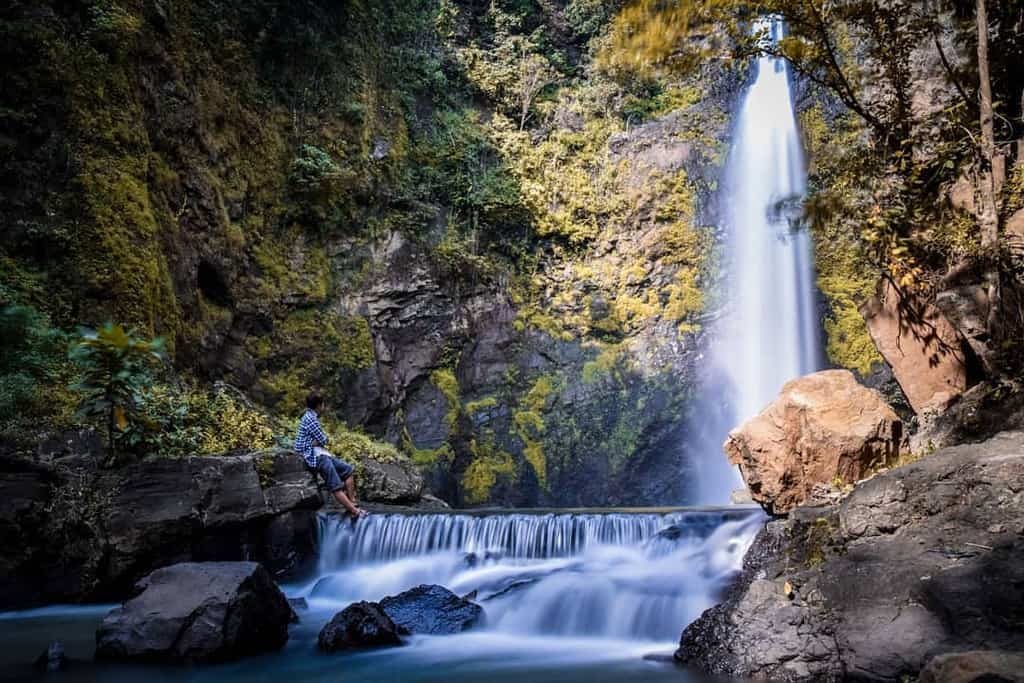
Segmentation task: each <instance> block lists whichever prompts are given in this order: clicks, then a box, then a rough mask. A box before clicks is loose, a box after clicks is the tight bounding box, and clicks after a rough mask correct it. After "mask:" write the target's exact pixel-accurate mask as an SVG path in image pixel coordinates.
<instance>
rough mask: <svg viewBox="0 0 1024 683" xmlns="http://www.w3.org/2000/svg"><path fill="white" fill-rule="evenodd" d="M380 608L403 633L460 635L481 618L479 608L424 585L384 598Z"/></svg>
mask: <svg viewBox="0 0 1024 683" xmlns="http://www.w3.org/2000/svg"><path fill="white" fill-rule="evenodd" d="M380 606H381V608H382V609H383V610H384V611H385V612H387V615H388V616H389V617H391V619H392V621H394V622H395V624H396V625H397V626H398V627H399V629H401V630H402V631H403V632H405V633H426V634H430V635H444V634H449V633H460V632H462V631H465V630H467V629H470V628H472V627H473V626H476V625H477V624H479V623H480V621H481V620H482V618H483V615H484V610H483V608H482V607H480V605H477V604H476V603H472V602H470V601H469V600H466V599H464V598H460V597H459V596H457V595H456V594H455V593H452V592H451V591H450V590H448V589H447V588H445V587H444V586H436V585H426V584H424V585H422V586H416V587H415V588H412V589H410V590H407V591H405V592H404V593H399V594H398V595H393V596H390V597H387V598H384V599H383V600H381V601H380Z"/></svg>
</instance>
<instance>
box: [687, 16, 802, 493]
mask: <svg viewBox="0 0 1024 683" xmlns="http://www.w3.org/2000/svg"><path fill="white" fill-rule="evenodd" d="M783 29H784V27H783V24H782V23H781V22H780V21H778V20H775V19H765V20H762V21H761V22H759V24H758V25H757V27H756V30H757V31H758V32H761V33H764V34H765V40H768V41H778V40H779V39H780V38H781V37H782V33H783ZM756 69H757V71H756V75H755V77H754V80H753V83H752V84H751V85H750V87H749V88H748V89H747V91H746V92H745V93H744V96H743V100H742V103H741V105H740V108H739V114H738V117H737V119H736V122H735V132H734V137H733V144H732V148H731V150H730V153H729V160H728V165H727V168H726V176H725V183H724V186H723V190H722V192H721V193H720V195H719V197H720V201H721V202H722V209H723V210H722V215H723V216H724V218H725V219H726V221H727V228H728V238H727V241H726V252H725V257H726V258H725V260H726V267H727V273H726V276H725V283H724V284H725V287H724V288H725V301H724V302H723V303H724V307H725V316H724V317H723V319H722V320H721V321H720V322H719V323H718V324H717V326H716V328H715V330H714V337H713V338H714V340H715V341H714V342H713V344H714V345H713V348H712V350H711V354H710V356H711V357H710V358H709V361H710V362H709V363H708V366H709V370H708V374H707V377H706V378H705V380H704V391H703V392H702V397H703V398H702V402H701V404H700V405H699V406H698V407H697V408H696V410H695V417H694V419H693V424H692V427H693V428H692V429H691V435H692V436H691V438H690V440H689V444H688V445H689V449H690V451H691V452H692V453H694V456H695V457H696V458H697V459H698V463H697V465H698V468H699V471H698V475H699V482H698V491H699V493H698V496H699V498H700V502H702V503H724V502H727V501H728V498H729V493H730V491H731V490H732V489H734V488H736V487H737V486H739V485H740V483H741V482H740V479H739V476H738V474H737V473H736V471H735V469H734V468H732V467H730V466H729V464H728V462H726V460H725V457H724V456H723V455H722V443H723V441H724V440H725V438H726V436H727V435H728V432H729V430H730V429H732V428H733V427H735V426H737V425H738V424H740V423H742V422H743V421H744V420H747V419H749V418H751V417H753V416H754V415H756V414H757V413H758V412H759V411H760V410H761V409H763V408H764V407H765V406H766V405H767V404H768V403H770V402H771V401H772V399H773V398H775V396H776V395H777V393H778V391H779V389H781V388H782V385H783V384H784V383H785V382H787V381H789V380H790V379H793V378H795V377H799V376H801V375H804V374H807V373H809V372H813V371H814V370H816V369H818V368H819V367H820V366H821V341H820V329H819V321H818V319H817V316H816V315H815V301H814V266H813V254H812V247H811V242H810V237H809V236H808V235H807V233H806V232H804V231H799V230H794V229H792V227H791V221H790V218H791V217H792V216H793V212H794V208H795V207H798V206H799V203H800V200H801V199H802V197H803V195H804V192H805V190H806V183H807V176H806V170H805V166H804V157H803V150H802V147H801V142H800V137H799V131H798V129H797V124H796V116H795V113H794V109H793V95H792V90H791V87H790V80H789V70H788V68H787V65H786V63H785V62H784V61H783V60H781V59H777V58H774V57H771V56H762V57H761V58H760V59H759V60H758V62H757V65H756Z"/></svg>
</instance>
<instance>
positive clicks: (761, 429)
mask: <svg viewBox="0 0 1024 683" xmlns="http://www.w3.org/2000/svg"><path fill="white" fill-rule="evenodd" d="M902 441H903V430H902V423H901V422H900V419H899V417H897V415H896V413H895V412H894V411H893V410H892V408H890V407H889V406H888V405H887V404H886V403H885V401H883V400H882V398H881V396H880V395H879V394H878V393H877V392H876V391H873V390H871V389H868V388H866V387H864V386H862V385H861V384H858V383H857V380H856V379H855V378H854V376H853V374H852V373H850V372H849V371H847V370H826V371H823V372H816V373H814V374H812V375H807V376H806V377H801V378H799V379H795V380H793V381H791V382H787V383H786V385H785V386H784V387H783V388H782V392H781V393H780V394H779V397H778V398H777V399H775V401H774V402H772V403H771V404H770V405H769V406H768V407H767V408H765V409H764V410H763V411H762V412H761V414H759V415H758V416H757V417H754V418H753V419H751V420H748V421H747V422H745V423H744V424H743V425H741V426H740V427H738V428H737V429H735V430H733V431H732V432H731V433H730V434H729V438H728V439H727V440H726V442H725V446H724V448H725V452H726V454H727V455H728V456H729V461H730V462H731V463H732V464H734V465H739V468H740V473H741V474H742V475H743V479H744V481H745V482H746V484H747V487H748V488H749V489H750V494H751V497H752V498H753V499H754V500H755V501H756V502H758V503H760V504H761V505H762V506H763V507H764V508H765V510H767V511H768V512H769V513H772V514H780V513H786V512H788V511H789V510H790V509H792V508H793V507H795V506H797V505H800V504H801V503H804V502H805V501H807V500H808V498H809V496H810V495H811V493H812V492H813V491H814V489H815V486H816V485H820V484H829V483H832V482H836V481H837V480H838V482H842V483H853V482H855V481H857V480H858V479H861V478H863V477H864V476H865V475H866V474H867V473H868V472H869V471H870V470H871V469H872V468H876V467H880V466H884V465H886V464H888V463H890V462H892V461H893V460H895V459H896V458H897V457H898V455H899V451H900V448H901V445H902Z"/></svg>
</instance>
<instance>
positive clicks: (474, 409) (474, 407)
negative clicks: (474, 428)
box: [463, 396, 498, 417]
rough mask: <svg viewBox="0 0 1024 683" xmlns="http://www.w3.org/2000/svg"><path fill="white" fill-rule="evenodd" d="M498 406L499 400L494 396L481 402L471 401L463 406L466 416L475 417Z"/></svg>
mask: <svg viewBox="0 0 1024 683" xmlns="http://www.w3.org/2000/svg"><path fill="white" fill-rule="evenodd" d="M496 405H498V399H497V398H495V397H494V396H487V397H485V398H482V399H480V400H479V401H470V402H468V403H466V404H465V405H464V406H463V409H464V410H465V411H466V414H467V415H469V416H471V417H472V416H473V415H475V414H477V413H479V412H481V411H484V410H488V409H490V408H493V407H495V406H496Z"/></svg>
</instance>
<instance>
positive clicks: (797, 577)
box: [676, 432, 1024, 682]
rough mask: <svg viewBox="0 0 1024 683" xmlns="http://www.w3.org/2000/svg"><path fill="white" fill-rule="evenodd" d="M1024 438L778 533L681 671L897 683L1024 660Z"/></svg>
mask: <svg viewBox="0 0 1024 683" xmlns="http://www.w3.org/2000/svg"><path fill="white" fill-rule="evenodd" d="M1022 535H1024V432H1007V433H1003V434H1000V435H998V436H996V437H994V438H992V439H990V440H988V441H986V442H983V443H980V444H970V445H963V446H955V447H951V448H946V449H943V450H940V451H938V452H936V453H935V454H933V455H931V456H928V457H925V458H922V459H920V460H918V461H917V462H914V463H912V464H910V465H907V466H904V467H901V468H898V469H895V470H891V471H888V472H885V473H883V474H879V475H877V476H876V477H874V478H873V479H870V480H868V481H866V482H863V483H861V484H859V485H857V487H856V488H855V489H854V490H853V492H852V493H851V494H850V495H849V496H848V497H847V498H846V499H845V500H843V501H842V502H841V503H840V504H839V505H837V506H831V507H819V508H796V509H795V510H793V511H792V512H791V514H790V516H789V518H788V519H786V520H776V521H773V522H770V523H769V524H768V525H767V527H766V528H765V529H764V531H762V533H761V534H760V535H759V536H758V538H757V540H756V541H755V542H754V545H753V547H752V548H751V550H750V551H749V553H748V555H747V558H746V560H745V564H744V569H743V574H742V576H741V577H740V579H739V580H738V581H737V583H736V584H735V585H734V587H733V588H732V590H731V592H730V593H729V594H728V596H727V597H726V599H725V601H724V602H723V603H722V604H720V605H719V606H717V607H715V608H713V609H711V610H708V611H707V612H705V613H704V614H703V615H702V616H701V617H700V618H699V619H697V620H696V621H695V622H694V623H693V624H691V625H690V626H689V627H687V628H686V630H685V631H684V632H683V635H682V638H681V641H680V648H679V650H678V652H677V653H676V657H677V658H678V659H679V660H680V661H683V662H686V663H689V664H693V665H697V666H699V667H701V668H703V669H705V670H706V671H708V672H711V673H716V674H724V675H733V676H742V677H755V678H767V679H770V680H779V681H808V682H810V681H840V680H872V681H899V680H900V679H901V677H903V676H914V675H917V674H918V672H920V671H921V670H922V669H923V668H924V666H925V665H926V663H927V662H928V661H929V659H931V658H932V657H933V656H935V655H938V654H942V653H946V652H954V651H960V650H972V649H1003V650H1021V649H1024V623H1022V622H1021V616H1020V615H1022V614H1024V540H1022Z"/></svg>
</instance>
